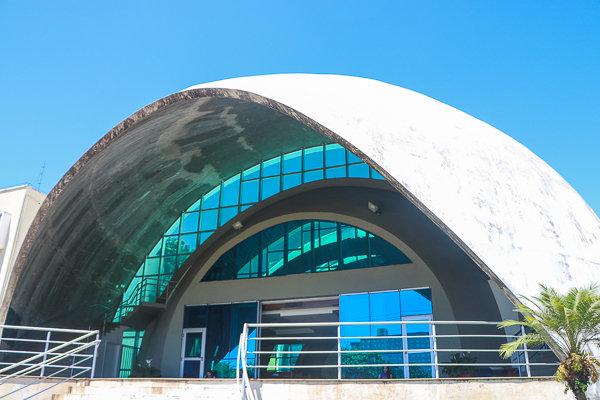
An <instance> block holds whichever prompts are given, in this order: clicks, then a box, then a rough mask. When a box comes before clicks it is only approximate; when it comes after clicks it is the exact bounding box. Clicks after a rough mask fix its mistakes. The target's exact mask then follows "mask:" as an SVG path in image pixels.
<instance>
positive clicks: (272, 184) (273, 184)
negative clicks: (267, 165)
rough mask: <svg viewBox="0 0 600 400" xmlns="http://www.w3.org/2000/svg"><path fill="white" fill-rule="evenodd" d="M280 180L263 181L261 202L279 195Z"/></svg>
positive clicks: (277, 177)
mask: <svg viewBox="0 0 600 400" xmlns="http://www.w3.org/2000/svg"><path fill="white" fill-rule="evenodd" d="M279 185H280V179H279V176H276V177H274V178H265V179H263V180H262V193H261V200H264V199H266V198H269V197H271V196H273V195H274V194H277V193H279Z"/></svg>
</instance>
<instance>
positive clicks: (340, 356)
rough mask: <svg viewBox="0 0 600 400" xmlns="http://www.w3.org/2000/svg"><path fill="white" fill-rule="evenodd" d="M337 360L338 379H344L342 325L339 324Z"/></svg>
mask: <svg viewBox="0 0 600 400" xmlns="http://www.w3.org/2000/svg"><path fill="white" fill-rule="evenodd" d="M337 336H338V337H337V349H338V354H337V361H338V379H342V339H341V338H342V326H341V325H338V329H337Z"/></svg>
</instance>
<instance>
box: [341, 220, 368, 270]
mask: <svg viewBox="0 0 600 400" xmlns="http://www.w3.org/2000/svg"><path fill="white" fill-rule="evenodd" d="M341 235H342V243H341V247H342V264H343V266H342V268H344V269H350V268H364V267H366V266H367V237H366V233H365V231H363V230H361V229H358V228H355V227H353V226H348V225H341Z"/></svg>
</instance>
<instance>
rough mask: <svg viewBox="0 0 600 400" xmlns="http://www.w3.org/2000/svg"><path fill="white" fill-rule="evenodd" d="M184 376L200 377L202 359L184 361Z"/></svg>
mask: <svg viewBox="0 0 600 400" xmlns="http://www.w3.org/2000/svg"><path fill="white" fill-rule="evenodd" d="M183 377H184V378H192V379H193V378H200V361H189V360H186V361H184V362H183Z"/></svg>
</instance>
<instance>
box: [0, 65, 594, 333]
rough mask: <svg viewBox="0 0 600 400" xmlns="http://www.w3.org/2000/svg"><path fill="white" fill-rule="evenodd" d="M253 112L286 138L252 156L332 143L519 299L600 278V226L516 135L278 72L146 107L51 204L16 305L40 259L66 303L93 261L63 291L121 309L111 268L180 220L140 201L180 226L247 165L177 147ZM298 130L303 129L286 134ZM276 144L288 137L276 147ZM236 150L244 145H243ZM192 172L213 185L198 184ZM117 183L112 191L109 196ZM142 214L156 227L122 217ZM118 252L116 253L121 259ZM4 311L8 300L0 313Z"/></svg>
mask: <svg viewBox="0 0 600 400" xmlns="http://www.w3.org/2000/svg"><path fill="white" fill-rule="evenodd" d="M253 104H254V105H257V106H259V107H258V108H254V110H253V111H248V113H247V115H248V116H258V118H257V119H256V121H254V122H255V123H256V124H258V126H260V123H261V121H263V120H262V119H261V118H262V116H264V117H265V119H266V120H269V118H272V120H269V121H271V122H272V121H276V122H275V123H281V124H282V125H286V124H287V125H286V126H287V127H288V128H287V129H289V130H286V129H280V130H279V132H278V134H273V133H272V132H270V133H269V134H267V133H265V134H263V135H258V134H257V135H255V138H258V139H261V140H262V141H261V140H258V139H257V140H258V141H259V142H260V145H258V146H254V147H253V150H256V151H255V152H254V151H253V152H252V157H251V158H252V159H253V160H256V161H260V159H261V158H263V159H264V158H266V156H265V154H268V153H269V151H274V148H275V147H277V146H284V147H285V146H288V147H290V148H293V147H295V148H297V147H302V146H308V145H314V144H318V142H319V140H321V141H322V140H323V137H322V136H320V135H318V134H317V133H319V134H321V135H324V136H325V137H327V138H329V140H333V141H336V142H338V143H340V144H342V145H343V146H344V147H346V148H348V149H350V150H352V151H353V152H354V153H355V154H357V155H359V156H360V157H361V158H363V159H364V160H365V161H366V162H367V163H369V164H370V165H371V166H372V167H374V168H375V169H376V170H377V171H378V172H380V173H381V174H382V175H383V176H385V177H386V178H387V179H388V181H390V182H391V183H392V185H394V187H395V188H396V189H398V190H399V191H401V192H402V193H403V194H404V196H406V197H407V198H409V199H410V200H411V201H412V202H413V203H414V204H415V205H416V206H417V207H419V208H420V209H421V210H422V211H423V212H424V213H425V214H426V215H427V216H428V217H429V218H430V219H431V220H433V221H434V222H436V224H437V225H438V226H439V227H440V228H441V229H442V230H444V231H445V232H446V233H447V234H448V235H449V236H450V237H451V238H452V239H453V240H454V241H455V242H456V243H457V244H459V245H460V246H461V248H462V249H463V250H464V251H465V252H467V253H468V254H469V255H470V257H471V258H472V259H473V260H474V261H475V262H476V263H477V264H478V265H479V266H480V268H482V269H484V270H485V271H486V273H487V274H488V275H489V276H491V277H492V278H494V279H495V280H496V281H497V283H498V284H499V286H500V287H502V288H504V289H505V291H506V293H507V294H508V295H509V296H510V297H512V298H513V299H514V295H513V293H514V294H524V295H532V294H536V293H537V290H538V289H537V283H539V282H544V283H547V284H550V285H552V286H555V287H557V288H559V289H565V288H567V287H570V286H573V285H582V284H584V283H587V282H589V280H590V277H591V279H592V280H598V279H597V277H598V272H597V271H598V268H597V267H598V266H600V245H599V244H598V238H599V237H600V221H599V220H598V217H597V216H596V215H595V214H594V213H593V211H592V210H591V209H590V208H589V206H587V204H585V202H584V201H583V199H581V197H580V196H579V195H578V194H577V193H576V192H575V191H574V190H573V189H572V188H571V187H570V186H569V185H568V184H567V183H566V182H565V181H564V180H563V179H562V178H561V177H560V176H559V175H558V174H557V173H556V172H555V171H554V170H552V169H551V168H550V167H549V166H548V165H547V164H545V163H544V162H543V161H541V160H540V159H539V158H537V157H536V156H535V155H533V153H531V152H530V151H529V150H527V149H526V148H525V147H523V146H522V145H520V144H518V143H517V142H515V141H514V140H512V139H510V138H509V137H508V136H506V135H504V134H503V133H501V132H499V131H498V130H496V129H494V128H492V127H491V126H489V125H487V124H485V123H483V122H481V121H479V120H477V119H475V118H473V117H470V116H468V115H467V114H464V113H462V112H460V111H458V110H456V109H454V108H452V107H449V106H447V105H444V104H442V103H439V102H437V101H435V100H433V99H430V98H428V97H426V96H423V95H420V94H418V93H415V92H411V91H409V90H406V89H402V88H399V87H396V86H392V85H388V84H385V83H382V82H377V81H373V80H368V79H362V78H351V77H344V76H331V75H273V76H261V77H250V78H237V79H231V80H226V81H220V82H214V83H210V84H204V85H198V86H194V87H191V88H190V89H188V90H185V91H182V92H179V93H176V94H174V95H171V96H168V97H165V98H164V99H161V100H159V101H157V102H155V103H153V104H151V105H149V106H147V107H145V108H143V109H142V110H140V111H139V112H137V113H135V114H134V115H132V116H131V117H130V118H128V119H126V120H125V121H123V122H122V123H121V124H119V125H118V126H117V127H115V128H114V129H113V130H111V131H110V132H109V133H108V134H106V135H105V136H104V137H103V138H102V139H101V140H100V141H99V142H98V143H96V144H95V145H94V146H93V147H92V148H91V149H90V150H89V151H88V152H87V153H86V154H85V155H84V156H83V157H82V158H81V159H80V160H79V161H78V162H77V163H76V164H75V165H74V166H73V167H72V168H71V169H70V170H69V172H68V173H67V174H66V175H65V177H63V179H62V180H61V181H60V182H59V183H58V184H57V186H56V187H55V188H54V189H53V190H52V192H51V193H50V194H49V196H48V198H47V200H46V202H45V203H44V204H43V206H42V209H41V210H40V212H39V214H38V216H37V217H36V221H35V222H34V224H33V225H32V228H31V229H30V232H29V233H28V237H27V239H26V243H25V245H24V246H23V249H22V250H21V253H20V255H19V259H18V261H17V264H16V266H15V271H16V274H15V275H14V276H13V279H12V280H11V283H10V286H9V291H10V290H14V289H15V287H16V285H17V282H18V280H19V274H20V273H21V271H22V270H23V272H24V273H23V274H22V275H25V276H27V280H28V281H29V283H28V284H23V283H22V282H19V285H24V286H27V287H29V289H27V288H25V289H23V290H21V291H20V293H19V294H20V299H21V300H19V299H17V300H16V301H17V302H19V301H21V303H23V302H24V301H25V300H24V299H28V295H29V294H30V292H31V290H32V288H34V287H35V283H36V280H35V279H32V278H31V277H30V276H29V274H28V272H35V268H34V270H31V271H30V269H31V268H33V267H31V266H32V265H33V264H36V265H37V267H36V268H44V267H46V266H47V265H51V266H52V268H51V269H52V271H53V272H54V273H55V275H56V273H58V274H57V275H56V276H55V277H54V278H53V279H55V280H56V282H53V283H50V284H47V285H46V288H45V294H44V295H49V294H51V295H53V296H58V297H60V296H63V295H62V294H61V293H57V291H58V290H61V288H59V287H57V286H60V279H61V278H64V279H69V274H70V273H73V271H77V269H78V268H82V265H86V266H88V264H86V263H89V262H90V261H93V268H92V267H90V272H89V275H88V276H87V277H86V278H88V279H89V281H90V282H91V283H89V282H86V280H84V279H81V278H79V279H75V278H73V279H71V280H70V281H69V284H68V285H66V286H64V285H63V287H62V290H63V291H64V290H65V289H66V290H67V291H69V290H71V291H73V290H75V291H79V292H82V293H85V292H86V289H85V285H96V286H97V287H98V288H99V289H100V291H104V293H107V298H108V299H109V300H115V299H116V297H118V293H119V291H120V290H122V288H123V287H124V285H125V283H123V282H122V281H123V276H125V275H126V274H125V275H124V274H119V273H117V272H118V271H109V272H103V271H102V270H101V267H102V261H104V263H105V265H106V264H107V263H108V264H109V265H112V264H111V263H114V264H118V267H119V268H120V269H124V270H127V271H130V270H131V271H133V270H134V269H135V266H136V265H139V260H140V257H143V256H144V255H145V253H146V252H147V251H149V248H148V247H149V246H151V244H149V242H148V240H146V239H145V238H143V237H142V236H143V234H145V233H148V232H150V233H155V235H156V236H158V235H159V234H160V233H162V231H164V229H166V227H167V225H168V223H169V222H162V221H158V222H157V221H154V222H151V221H148V217H149V216H150V215H151V214H150V213H151V211H150V210H149V209H148V208H147V207H146V208H144V207H143V205H142V204H141V203H140V202H141V200H139V199H147V200H148V199H151V200H153V201H156V202H159V201H161V202H162V203H160V204H161V206H160V207H159V208H158V211H157V212H158V214H159V217H160V218H158V219H166V218H169V217H171V216H173V217H174V218H173V220H174V219H175V218H176V217H175V213H176V211H174V210H177V212H178V211H179V210H181V209H183V208H184V207H185V206H186V205H189V203H191V201H192V198H193V197H194V196H195V198H197V197H198V193H201V191H202V187H204V186H206V185H204V183H206V184H208V183H213V182H214V181H215V180H218V179H219V178H222V177H223V176H226V174H227V173H228V171H229V170H231V169H235V165H236V162H237V160H236V161H235V162H233V161H231V160H230V161H231V162H225V163H223V164H222V165H221V168H222V169H223V170H222V171H221V170H219V169H217V170H216V172H215V171H212V170H211V171H206V170H204V169H202V168H200V167H202V166H203V165H204V167H206V164H202V163H201V162H196V164H194V161H198V160H195V159H194V154H195V155H198V154H201V152H202V149H203V148H204V147H203V146H204V145H206V143H204V142H202V144H199V145H197V146H196V148H195V149H194V150H195V151H196V153H193V154H192V153H190V158H189V159H187V160H186V162H187V164H185V165H183V164H182V162H181V159H180V158H178V157H181V152H179V153H178V151H180V150H181V149H183V148H184V147H185V146H186V145H189V144H190V143H191V142H185V140H184V141H183V142H181V140H180V139H182V138H183V139H186V140H187V139H190V138H189V137H185V138H184V136H185V133H189V132H191V131H192V130H193V129H196V128H198V127H199V126H200V125H201V124H202V123H204V124H205V125H204V127H206V126H209V125H210V124H217V125H219V124H220V125H219V127H220V128H219V129H221V131H220V133H215V136H214V138H216V139H215V140H217V141H218V140H222V139H223V138H235V137H238V136H239V132H236V128H237V127H238V126H236V123H237V122H239V120H236V119H235V118H234V119H233V124H232V119H231V118H230V117H231V116H230V115H228V112H229V111H228V110H232V109H233V110H234V111H237V110H238V108H239V109H240V110H242V109H247V110H249V109H251V108H252V107H253V106H252V105H253ZM236 107H237V108H236ZM266 109H272V110H274V112H275V114H276V115H275V114H269V112H267V111H265V110H266ZM253 113H254V114H253ZM261 113H262V114H261ZM216 116H218V118H216ZM282 116H283V117H282ZM212 117H215V118H213V119H211V118H212ZM292 120H293V121H299V122H300V125H302V126H305V127H308V128H310V129H309V130H306V129H305V130H304V131H303V132H300V131H296V130H298V129H302V128H301V126H300V125H295V124H294V123H293V122H292ZM263 122H264V121H263ZM210 126H212V125H210ZM169 129H172V132H171V133H172V134H173V140H172V141H171V142H170V143H175V142H176V141H177V140H180V142H181V143H178V144H177V146H178V147H177V148H173V146H171V147H169V143H167V144H165V145H164V146H163V147H156V146H155V147H156V148H159V152H160V156H161V161H163V162H167V161H170V162H171V163H170V164H168V166H169V168H167V169H166V171H163V170H162V169H161V168H158V167H157V166H154V168H153V169H151V171H150V173H149V174H148V176H137V175H136V178H139V179H140V182H143V183H144V184H145V185H146V189H148V187H149V186H150V185H151V184H153V183H157V184H160V185H159V187H160V188H161V189H162V192H161V193H158V191H156V190H153V189H152V188H150V189H148V190H147V192H144V190H141V189H140V190H137V188H135V189H136V190H133V189H132V186H131V185H130V184H128V182H129V181H128V175H127V173H128V172H129V173H130V174H133V175H135V174H138V175H142V174H141V173H138V171H136V170H135V168H134V167H135V166H139V165H145V164H144V163H145V162H148V163H152V159H151V156H152V155H153V154H150V153H151V152H150V151H148V150H147V149H146V148H147V146H146V145H148V146H150V147H151V145H154V144H155V143H158V140H159V139H160V137H161V135H162V134H169V132H170V131H169ZM289 132H293V133H294V134H288V135H285V133H289ZM152 135H154V136H152ZM236 135H238V136H236ZM319 137H320V138H321V139H319ZM152 138H154V139H156V141H155V142H152V141H151V140H150V139H152ZM274 138H280V139H283V138H284V139H285V140H281V141H280V142H278V143H276V144H274V143H273V139H274ZM144 141H148V143H146V142H144ZM184 142H185V143H184ZM229 142H231V143H233V144H235V145H237V146H238V147H243V143H240V142H235V141H233V140H230V141H229ZM229 142H228V143H229ZM234 142H235V143H234ZM195 143H197V142H195ZM236 143H237V144H236ZM263 147H264V149H263ZM283 151H285V149H284V150H283ZM280 152H281V149H280ZM239 154H241V153H239ZM244 154H245V153H244ZM118 156H121V157H123V159H124V160H125V162H127V161H131V162H132V165H133V168H131V170H132V171H133V172H131V171H129V170H128V169H127V168H126V166H127V165H125V166H123V165H120V169H118V170H111V169H110V168H116V167H114V166H113V165H112V164H111V163H110V161H111V160H117V159H118ZM142 156H145V158H144V157H142ZM170 157H171V158H170ZM103 160H104V161H103ZM165 160H166V161H165ZM178 163H179V164H178ZM101 164H104V165H101ZM113 164H114V163H113ZM175 164H177V165H176V167H173V168H171V167H172V166H173V165H175ZM94 171H96V172H95V173H94ZM98 171H100V173H98ZM111 171H115V174H111V173H110V172H111ZM161 173H165V174H167V175H168V177H167V178H168V179H164V175H161ZM152 174H154V175H152ZM169 174H170V175H169ZM182 176H183V177H182ZM191 176H193V178H194V179H200V182H202V184H200V185H198V184H197V182H196V184H195V185H194V182H193V181H194V179H191V178H190V177H191ZM129 178H130V177H129ZM161 178H162V179H161ZM131 179H133V178H131ZM90 182H92V184H90ZM198 186H199V187H200V188H199V187H198ZM107 187H110V189H111V190H108V191H107V193H104V192H103V189H104V188H107ZM128 190H132V191H133V192H134V193H133V194H129V193H128ZM186 202H188V203H186ZM132 203H133V204H132ZM163 203H167V205H163ZM136 207H137V208H139V209H140V210H141V211H140V215H141V216H142V218H145V219H146V220H147V221H146V222H144V223H138V224H134V223H129V222H130V221H123V219H127V218H126V217H127V216H128V215H130V214H129V212H130V211H132V210H134V209H136ZM68 229H75V231H76V232H77V233H79V235H80V237H77V238H74V237H72V235H74V234H71V236H69V235H66V234H64V231H66V230H68ZM59 233H60V234H59ZM135 233H137V234H138V236H136V235H135ZM61 235H62V236H61ZM82 235H83V236H82ZM132 235H133V237H132ZM120 238H126V239H127V240H126V243H127V247H129V248H128V249H126V250H127V251H125V250H123V247H122V246H120V245H121V244H122V243H123V240H120ZM75 239H76V240H75ZM152 240H154V239H152ZM77 246H85V249H86V250H87V251H86V252H82V251H80V250H81V247H79V251H78V247H77ZM111 252H115V254H116V255H115V256H114V258H113V257H112V256H111ZM84 253H85V254H84ZM142 253H143V254H142ZM140 254H142V255H140ZM93 257H95V258H93ZM24 266H25V268H24ZM34 275H35V274H34ZM130 275H132V273H130ZM542 277H543V279H542ZM36 279H38V278H36ZM78 285H82V286H83V288H80V287H79V286H78ZM44 295H42V296H44ZM63 297H64V296H63ZM74 300H77V299H76V298H74V297H73V294H72V293H70V297H69V298H68V299H67V298H64V299H63V301H62V302H59V303H60V305H64V304H72V303H73V301H74ZM98 301H100V300H98ZM104 302H106V301H104ZM32 303H33V304H35V302H32ZM38 303H39V302H38ZM7 310H8V304H7V303H6V302H5V303H4V304H3V306H2V313H3V315H5V314H6V311H7ZM34 322H38V323H39V322H40V321H34Z"/></svg>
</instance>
